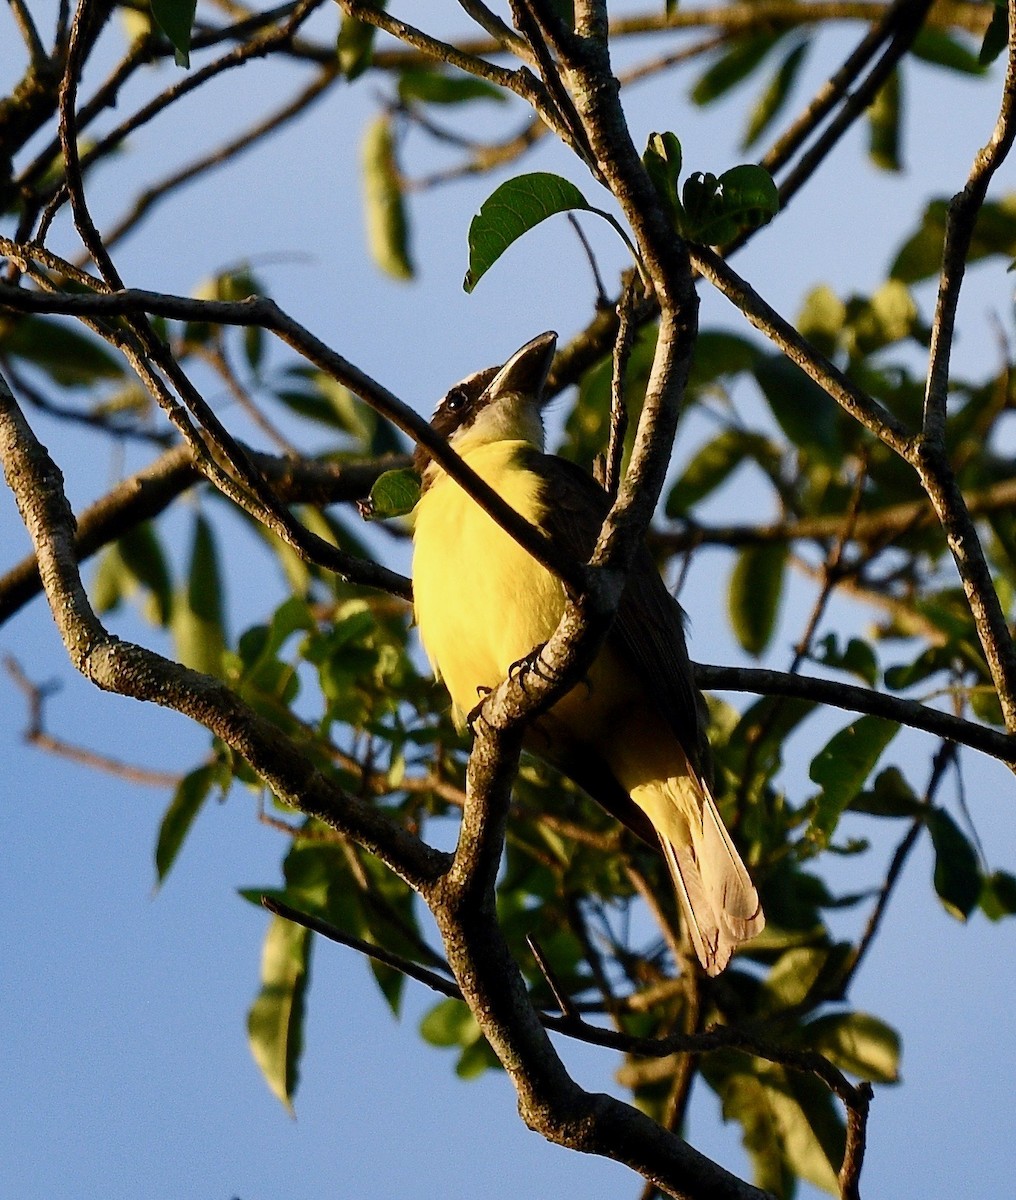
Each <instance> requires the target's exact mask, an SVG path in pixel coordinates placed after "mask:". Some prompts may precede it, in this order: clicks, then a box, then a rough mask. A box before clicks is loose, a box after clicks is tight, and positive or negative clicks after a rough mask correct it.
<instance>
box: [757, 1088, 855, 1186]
mask: <svg viewBox="0 0 1016 1200" xmlns="http://www.w3.org/2000/svg"><path fill="white" fill-rule="evenodd" d="M764 1080H765V1082H766V1083H768V1084H769V1085H770V1086H768V1087H767V1088H766V1092H767V1093H768V1100H769V1103H770V1105H771V1106H772V1110H773V1114H774V1119H775V1122H776V1125H777V1127H778V1128H779V1130H780V1135H781V1139H782V1141H783V1150H784V1154H785V1155H786V1159H787V1163H788V1165H789V1166H790V1168H791V1170H793V1171H794V1172H795V1174H797V1175H799V1176H800V1177H801V1178H802V1179H806V1180H808V1182H809V1183H813V1184H815V1186H816V1187H820V1188H822V1189H823V1190H824V1191H827V1192H831V1193H832V1194H833V1195H836V1194H837V1193H838V1191H839V1187H838V1180H837V1175H838V1172H839V1167H840V1163H841V1162H842V1161H843V1150H844V1146H845V1140H846V1139H845V1135H844V1129H843V1125H842V1123H841V1121H840V1118H839V1115H838V1113H837V1111H836V1108H835V1106H834V1104H833V1099H832V1095H831V1094H830V1092H829V1090H828V1088H827V1087H826V1086H825V1084H824V1083H822V1082H821V1081H820V1080H818V1079H815V1078H813V1077H812V1076H810V1075H801V1074H799V1073H798V1072H795V1071H787V1070H785V1069H784V1068H782V1067H771V1068H770V1069H769V1070H767V1071H766V1072H765V1075H764Z"/></svg>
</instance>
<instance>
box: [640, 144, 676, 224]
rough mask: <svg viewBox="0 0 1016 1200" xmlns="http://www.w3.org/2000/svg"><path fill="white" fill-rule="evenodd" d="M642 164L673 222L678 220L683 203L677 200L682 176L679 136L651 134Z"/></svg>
mask: <svg viewBox="0 0 1016 1200" xmlns="http://www.w3.org/2000/svg"><path fill="white" fill-rule="evenodd" d="M642 164H643V166H644V167H645V169H646V174H647V175H648V176H649V178H650V179H651V180H652V184H653V187H654V188H655V189H656V194H657V195H658V196H659V197H660V199H661V200H662V201H663V205H664V207H665V208H666V210H667V212H668V213H669V214H670V218H671V220H672V221H673V220H676V219H677V215H678V210H679V208H680V203H681V202H680V201H679V200H678V198H677V181H678V179H679V178H680V176H681V143H680V142H679V141H678V139H677V135H676V134H674V133H651V134H650V135H649V141H648V142H647V143H646V148H645V151H644V153H643V155H642Z"/></svg>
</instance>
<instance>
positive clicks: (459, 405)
mask: <svg viewBox="0 0 1016 1200" xmlns="http://www.w3.org/2000/svg"><path fill="white" fill-rule="evenodd" d="M468 399H469V397H468V396H467V395H466V393H465V391H463V389H462V388H452V390H451V391H450V392H449V393H448V395H447V396H446V397H445V408H447V409H448V411H449V412H461V411H462V410H463V409H464V408H465V407H466V401H467V400H468Z"/></svg>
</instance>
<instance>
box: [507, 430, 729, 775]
mask: <svg viewBox="0 0 1016 1200" xmlns="http://www.w3.org/2000/svg"><path fill="white" fill-rule="evenodd" d="M526 465H527V467H528V468H529V469H530V470H532V471H534V472H535V473H536V474H538V475H540V476H541V477H542V478H543V479H544V480H546V490H545V494H544V498H545V501H546V504H547V513H546V516H545V518H544V524H545V526H546V528H547V532H548V533H549V534H550V536H551V537H552V538H553V539H554V540H555V542H557V543H558V544H559V545H560V546H561V547H562V548H564V549H565V550H566V551H567V552H568V553H569V554H572V555H574V556H575V557H576V558H578V559H579V560H580V561H582V562H585V561H586V560H588V558H589V556H590V554H592V551H593V547H594V546H595V544H596V538H597V535H598V534H599V531H600V527H601V525H602V524H603V519H604V517H605V516H606V515H607V511H608V509H609V507H610V501H609V499H608V497H607V495H606V493H605V492H604V491H603V489H602V488H601V487H599V486H598V485H597V483H596V482H595V481H594V480H593V479H592V478H590V476H588V475H587V474H586V473H585V472H584V471H583V470H582V469H581V468H580V467H578V466H576V465H575V464H574V463H570V462H568V461H567V460H566V459H563V458H558V457H556V456H554V455H548V454H538V453H536V452H535V451H534V452H533V454H532V456H531V457H529V458H528V460H527V463H526ZM608 639H609V641H610V642H611V644H612V645H613V646H614V648H615V650H617V651H618V652H619V653H620V655H621V657H622V658H623V659H624V661H626V662H627V663H629V664H630V665H631V667H632V669H633V670H634V671H635V672H636V673H637V674H638V676H639V678H640V679H641V680H642V683H643V685H644V686H645V688H646V691H647V692H648V693H649V695H650V696H652V698H653V700H654V702H655V703H656V705H657V707H658V709H659V711H660V713H661V714H662V715H663V717H664V719H665V720H666V722H667V724H668V725H669V726H670V728H671V729H672V730H673V731H674V735H675V737H676V738H677V739H678V741H679V742H680V743H681V746H682V748H683V749H684V751H685V753H686V754H687V755H688V756H689V759H690V760H691V761H692V765H693V766H694V767H695V769H696V770H697V771H699V772H700V773H701V772H702V771H703V770H705V771H708V766H707V764H708V748H707V745H706V742H705V737H704V733H703V728H704V720H703V716H704V712H703V710H704V704H703V701H702V697H701V695H700V694H699V692H698V689H697V688H696V687H695V683H694V678H693V675H692V668H691V661H690V660H689V658H688V648H687V645H686V643H685V638H684V612H683V610H682V608H681V606H680V605H679V604H678V603H677V601H676V600H675V599H674V597H673V596H672V595H671V594H670V592H669V591H668V590H667V587H666V585H665V584H664V582H663V580H662V579H661V578H660V573H659V571H657V569H656V564H655V563H654V562H653V559H652V556H651V555H650V553H649V551H648V550H647V549H646V548H645V547H644V546H642V547H640V548H639V550H638V553H637V554H636V556H635V560H634V562H633V564H632V569H631V572H630V573H629V576H628V583H627V586H626V587H625V591H624V594H623V596H622V597H621V602H620V604H619V605H618V610H617V619H616V620H615V622H614V627H613V629H612V630H611V632H610V634H609V635H608ZM577 782H580V783H581V781H577Z"/></svg>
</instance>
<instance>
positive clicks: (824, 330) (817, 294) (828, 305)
mask: <svg viewBox="0 0 1016 1200" xmlns="http://www.w3.org/2000/svg"><path fill="white" fill-rule="evenodd" d="M846 319H847V306H846V305H845V304H844V303H843V301H842V300H841V299H840V298H839V296H837V295H836V293H835V292H834V291H833V289H832V288H831V287H829V286H828V285H827V284H820V285H819V286H818V287H816V288H812V290H811V291H810V292H809V293H808V294H807V296H805V298H804V304H803V305H802V307H801V311H800V313H799V314H798V317H797V328H798V329H799V330H800V332H801V333H802V334H803V335H804V336H805V337H806V338H807V339H808V341H809V342H811V343H812V344H813V345H815V346H817V347H818V349H819V350H821V351H822V353H823V354H826V355H831V354H833V353H834V352H835V351H836V349H837V347H838V346H839V344H840V338H841V336H842V333H843V326H844V324H845V323H846Z"/></svg>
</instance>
